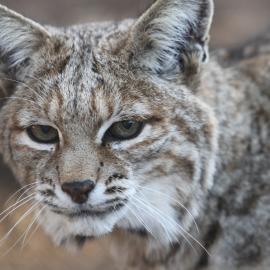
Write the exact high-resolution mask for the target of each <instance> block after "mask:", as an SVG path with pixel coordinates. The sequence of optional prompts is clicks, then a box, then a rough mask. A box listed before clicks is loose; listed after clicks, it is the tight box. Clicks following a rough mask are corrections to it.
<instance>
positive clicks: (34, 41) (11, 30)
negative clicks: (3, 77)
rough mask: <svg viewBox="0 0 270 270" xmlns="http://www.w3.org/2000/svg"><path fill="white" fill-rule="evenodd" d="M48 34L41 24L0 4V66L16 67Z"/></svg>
mask: <svg viewBox="0 0 270 270" xmlns="http://www.w3.org/2000/svg"><path fill="white" fill-rule="evenodd" d="M49 36H50V34H49V33H48V31H47V30H46V29H45V28H44V27H42V26H41V25H39V24H37V23H35V22H33V21H31V20H29V19H27V18H25V17H23V16H22V15H20V14H18V13H16V12H14V11H12V10H9V9H8V8H6V7H4V6H2V5H0V67H1V66H4V67H5V69H6V70H8V71H9V70H11V69H18V67H19V66H21V65H23V64H24V63H25V62H26V61H27V60H29V59H30V58H31V56H32V55H33V54H34V53H35V52H36V51H38V49H39V48H40V47H41V45H42V44H43V43H44V42H45V41H46V40H47V39H48V38H49Z"/></svg>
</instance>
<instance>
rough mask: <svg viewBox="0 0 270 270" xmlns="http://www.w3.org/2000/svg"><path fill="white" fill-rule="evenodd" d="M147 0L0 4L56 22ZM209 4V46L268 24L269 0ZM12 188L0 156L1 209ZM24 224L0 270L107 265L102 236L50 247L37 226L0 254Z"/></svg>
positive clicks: (126, 9) (4, 225)
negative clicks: (77, 247) (77, 245)
mask: <svg viewBox="0 0 270 270" xmlns="http://www.w3.org/2000/svg"><path fill="white" fill-rule="evenodd" d="M151 2H152V1H151V0H46V1H44V0H0V3H1V4H3V5H6V6H8V7H9V8H11V9H14V10H16V11H17V12H19V13H22V14H24V15H25V16H27V17H30V18H32V19H34V20H36V21H38V22H40V23H43V24H51V25H57V26H64V25H70V24H78V23H85V22H89V21H102V20H119V19H124V18H127V17H137V16H138V15H139V14H141V13H142V12H143V10H144V9H145V8H146V7H148V6H149V4H150V3H151ZM215 3H216V13H215V18H214V24H213V28H212V34H211V47H212V48H219V47H235V46H237V45H239V44H241V43H242V42H245V41H247V40H248V39H249V38H252V37H253V36H254V35H256V34H258V33H260V32H263V31H264V29H266V28H267V27H269V26H270V0H256V1H254V0H215ZM18 188H19V186H18V185H17V184H16V182H15V180H14V179H13V177H12V175H11V173H10V172H9V170H8V169H7V168H6V167H5V166H4V165H3V162H2V161H1V159H0V209H1V210H3V209H5V206H4V202H5V201H6V200H7V198H8V197H9V196H10V195H11V194H12V193H14V192H15V191H16V189H18ZM23 210H25V209H20V211H16V213H14V214H13V215H12V217H9V218H7V219H6V220H5V221H4V222H0V239H1V238H2V237H3V236H4V234H5V233H7V232H8V231H9V229H10V228H11V227H12V226H13V225H14V224H15V223H16V220H18V219H19V218H20V216H21V215H22V213H23ZM0 219H1V216H0ZM28 224H29V220H28V221H25V222H22V224H20V225H19V226H17V228H16V230H15V231H14V233H13V234H12V235H11V236H10V237H9V238H8V240H7V241H6V243H5V244H4V245H3V243H2V241H1V240H0V269H1V270H34V269H35V270H36V269H40V270H54V269H59V270H61V269H65V270H74V269H77V270H86V269H87V270H89V269H91V270H95V269H108V268H109V269H113V266H112V265H111V264H110V256H109V253H108V251H107V247H108V241H109V239H108V238H104V239H101V240H99V241H94V242H89V243H88V244H87V245H86V246H85V247H84V249H83V250H82V252H80V253H78V254H72V253H68V252H67V251H65V250H63V249H61V248H55V247H54V246H53V245H52V243H51V242H50V240H49V239H48V238H47V237H46V236H45V235H44V234H43V232H42V231H40V230H37V232H36V233H35V234H34V235H33V237H32V238H31V241H30V242H29V243H28V244H27V245H26V246H25V247H24V248H21V245H20V244H19V245H16V246H15V247H14V248H12V249H11V251H10V252H8V254H7V255H5V256H2V254H5V252H6V251H9V248H11V247H12V246H13V245H14V244H15V243H16V241H17V239H18V238H20V236H21V235H22V234H23V232H24V231H25V229H26V228H27V225H28ZM31 232H32V230H31ZM31 232H30V235H31ZM27 239H28V238H27ZM27 241H28V240H27ZM27 241H26V243H27ZM108 265H109V266H108Z"/></svg>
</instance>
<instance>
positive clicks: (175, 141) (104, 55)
mask: <svg viewBox="0 0 270 270" xmlns="http://www.w3.org/2000/svg"><path fill="white" fill-rule="evenodd" d="M212 17H213V2H212V0H158V1H155V2H154V3H153V5H152V6H151V7H150V8H149V10H147V11H146V12H145V13H144V14H143V15H142V16H141V17H140V18H139V19H138V20H124V21H122V22H118V23H92V24H88V25H79V26H72V27H68V28H61V29H60V28H59V29H58V28H54V27H51V26H41V25H39V24H37V23H35V22H33V21H31V20H29V19H26V18H24V17H23V16H21V15H19V14H17V13H15V12H13V11H11V10H9V9H8V8H6V7H4V6H1V7H0V55H1V62H0V67H1V89H2V96H5V97H6V98H5V99H4V100H5V104H4V106H3V107H2V109H1V111H0V119H1V121H0V152H1V153H2V155H3V157H4V159H5V162H6V163H7V164H8V165H9V166H10V168H11V169H12V171H13V172H14V174H15V175H16V177H17V178H18V180H19V181H20V183H21V184H22V185H25V187H28V190H29V194H30V195H28V196H27V197H26V198H27V199H25V202H26V201H30V202H32V206H31V208H29V210H28V212H27V213H26V214H29V213H30V212H32V211H37V213H38V217H39V222H40V224H41V225H42V226H43V228H44V230H45V231H46V232H47V233H48V234H49V235H50V236H51V237H52V239H53V240H54V242H55V243H56V244H59V245H64V246H66V247H70V248H72V247H79V246H80V245H82V244H83V242H84V241H85V240H86V239H88V238H97V237H99V236H102V235H105V234H109V233H111V236H112V238H113V239H114V243H115V247H114V252H116V251H117V252H118V256H117V257H116V265H117V267H118V269H142V270H145V269H169V270H176V269H181V270H187V269H207V270H210V269H216V270H220V269H269V267H270V259H269V254H270V37H269V35H268V36H267V35H265V36H264V37H263V38H262V39H260V38H258V39H256V40H255V41H252V42H250V43H249V44H248V45H247V46H243V47H242V48H241V50H240V49H236V50H232V51H225V50H222V51H217V52H213V53H212V55H211V60H210V61H208V58H209V56H208V41H209V30H210V26H211V22H212ZM26 185H28V186H26Z"/></svg>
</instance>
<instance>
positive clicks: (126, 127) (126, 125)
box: [122, 120, 134, 129]
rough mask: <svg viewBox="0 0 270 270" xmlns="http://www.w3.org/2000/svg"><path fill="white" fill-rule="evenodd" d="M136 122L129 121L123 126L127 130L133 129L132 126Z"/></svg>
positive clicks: (124, 122) (123, 123)
mask: <svg viewBox="0 0 270 270" xmlns="http://www.w3.org/2000/svg"><path fill="white" fill-rule="evenodd" d="M133 124H134V122H133V121H131V120H129V121H123V122H122V126H123V127H124V128H125V129H131V128H132V126H133Z"/></svg>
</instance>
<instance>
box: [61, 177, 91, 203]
mask: <svg viewBox="0 0 270 270" xmlns="http://www.w3.org/2000/svg"><path fill="white" fill-rule="evenodd" d="M94 187H95V182H94V181H92V180H83V181H75V182H69V183H64V184H62V190H63V191H64V192H66V193H67V194H68V195H69V196H70V197H71V199H72V200H73V201H74V202H76V203H79V204H82V203H85V202H86V201H87V199H88V194H89V192H90V191H92V190H93V189H94Z"/></svg>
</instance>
